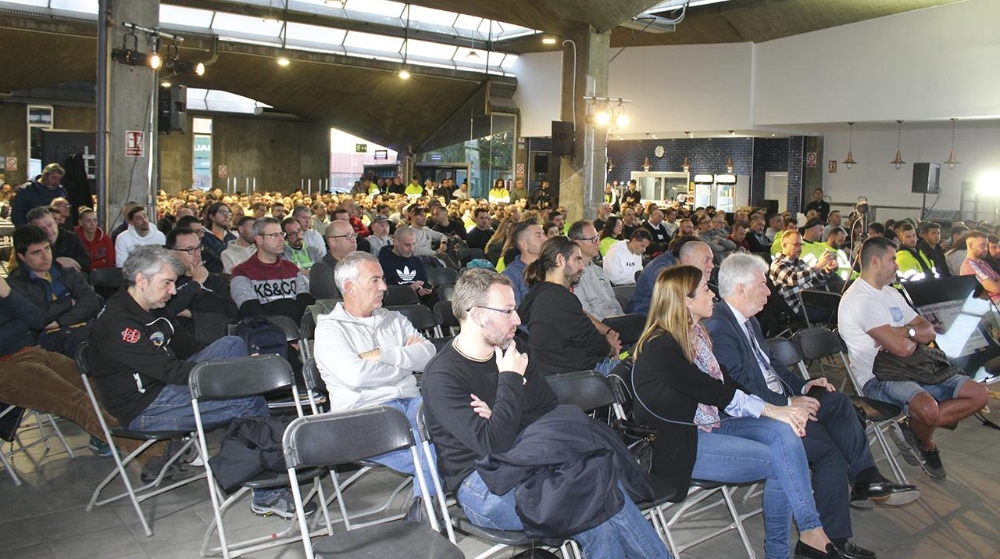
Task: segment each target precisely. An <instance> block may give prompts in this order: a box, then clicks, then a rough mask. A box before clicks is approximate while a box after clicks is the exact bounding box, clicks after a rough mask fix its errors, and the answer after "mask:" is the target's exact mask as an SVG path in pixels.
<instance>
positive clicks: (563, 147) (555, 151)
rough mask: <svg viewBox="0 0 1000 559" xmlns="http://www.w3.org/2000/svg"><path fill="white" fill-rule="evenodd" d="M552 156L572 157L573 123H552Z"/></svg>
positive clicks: (558, 121)
mask: <svg viewBox="0 0 1000 559" xmlns="http://www.w3.org/2000/svg"><path fill="white" fill-rule="evenodd" d="M552 155H555V156H562V155H573V123H572V122H565V121H562V120H553V121H552Z"/></svg>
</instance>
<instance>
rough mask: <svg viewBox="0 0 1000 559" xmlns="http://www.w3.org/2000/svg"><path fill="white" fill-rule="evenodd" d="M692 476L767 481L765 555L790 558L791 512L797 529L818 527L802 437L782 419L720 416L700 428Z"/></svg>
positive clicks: (803, 529) (765, 483) (717, 479)
mask: <svg viewBox="0 0 1000 559" xmlns="http://www.w3.org/2000/svg"><path fill="white" fill-rule="evenodd" d="M691 476H692V477H693V478H694V479H703V480H711V481H721V482H726V483H748V482H752V481H758V480H761V479H763V480H765V481H764V555H765V557H768V558H778V557H780V558H782V559H788V556H789V555H790V553H791V550H790V546H789V528H790V525H791V519H792V516H793V515H794V516H795V522H796V523H797V524H798V526H799V531H806V530H812V529H813V528H819V527H820V526H821V522H820V519H819V513H818V512H816V502H815V501H814V500H813V494H812V486H811V484H810V481H809V463H808V461H807V459H806V452H805V449H804V448H803V446H802V441H801V440H800V439H799V437H798V436H796V435H795V433H794V432H793V431H792V429H791V427H789V426H787V425H785V424H784V423H781V422H780V421H776V420H773V419H767V418H763V417H762V418H760V419H754V418H752V417H747V418H740V419H735V420H728V421H723V422H722V423H721V424H720V425H719V427H717V428H716V429H715V430H714V431H712V432H711V433H706V432H704V431H698V456H697V458H696V460H695V463H694V470H693V471H692V472H691Z"/></svg>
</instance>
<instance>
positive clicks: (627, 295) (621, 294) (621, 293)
mask: <svg viewBox="0 0 1000 559" xmlns="http://www.w3.org/2000/svg"><path fill="white" fill-rule="evenodd" d="M614 290H615V299H618V303H619V304H620V305H621V306H622V308H623V309H624V308H625V307H627V306H628V302H629V301H631V300H632V294H633V293H635V285H634V284H633V285H619V286H618V287H616V288H614Z"/></svg>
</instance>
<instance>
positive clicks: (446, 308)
mask: <svg viewBox="0 0 1000 559" xmlns="http://www.w3.org/2000/svg"><path fill="white" fill-rule="evenodd" d="M434 318H436V319H437V323H438V326H439V327H440V328H441V333H442V334H445V332H446V331H447V335H450V336H454V335H455V334H457V333H458V328H459V326H460V325H459V323H458V319H457V318H455V312H454V311H453V310H452V309H451V301H438V302H437V303H435V304H434Z"/></svg>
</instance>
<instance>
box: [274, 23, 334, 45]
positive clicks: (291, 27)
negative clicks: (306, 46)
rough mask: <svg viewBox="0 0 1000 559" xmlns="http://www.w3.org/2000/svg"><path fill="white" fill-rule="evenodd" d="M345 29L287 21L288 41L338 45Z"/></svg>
mask: <svg viewBox="0 0 1000 559" xmlns="http://www.w3.org/2000/svg"><path fill="white" fill-rule="evenodd" d="M346 35H347V31H344V30H343V29H331V28H329V27H320V26H318V25H307V24H304V23H294V22H289V23H288V35H287V37H288V41H289V42H292V41H307V42H310V43H322V44H327V45H340V44H341V43H343V42H344V37H345V36H346Z"/></svg>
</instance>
